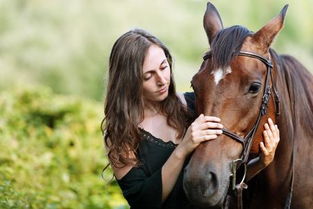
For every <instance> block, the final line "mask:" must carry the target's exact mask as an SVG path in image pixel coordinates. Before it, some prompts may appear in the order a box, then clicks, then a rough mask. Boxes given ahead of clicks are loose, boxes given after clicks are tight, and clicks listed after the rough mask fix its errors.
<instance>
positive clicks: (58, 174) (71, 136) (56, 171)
mask: <svg viewBox="0 0 313 209" xmlns="http://www.w3.org/2000/svg"><path fill="white" fill-rule="evenodd" d="M101 109H102V105H100V104H98V103H96V102H93V101H89V100H86V99H82V98H77V97H76V98H75V97H69V96H67V97H65V96H59V95H55V94H53V93H52V91H51V89H49V88H46V87H45V88H43V87H37V88H26V89H25V87H24V88H23V89H22V88H16V89H11V90H10V91H6V92H2V93H1V94H0V115H1V117H0V136H1V137H0V208H3V209H7V208H10V209H11V208H12V209H13V208H34V209H36V208H38V209H42V208H47V209H59V208H73V209H79V208H84V209H85V208H90V209H98V208H99V209H100V208H101V209H102V208H107V209H121V208H127V204H126V202H125V200H124V199H123V197H122V196H121V192H120V190H119V188H118V186H117V185H116V183H115V182H114V181H110V177H112V172H111V171H110V170H107V171H105V172H104V179H102V178H101V173H102V169H103V168H104V167H105V165H106V164H107V160H106V158H105V157H104V149H103V141H102V136H101V131H100V128H99V124H100V122H101V112H102V110H101Z"/></svg>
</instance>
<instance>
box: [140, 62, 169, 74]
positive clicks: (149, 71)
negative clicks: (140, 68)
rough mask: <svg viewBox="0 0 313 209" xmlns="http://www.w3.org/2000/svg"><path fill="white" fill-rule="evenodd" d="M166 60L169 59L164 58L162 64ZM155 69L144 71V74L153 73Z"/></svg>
mask: <svg viewBox="0 0 313 209" xmlns="http://www.w3.org/2000/svg"><path fill="white" fill-rule="evenodd" d="M166 61H167V59H164V60H163V61H162V62H161V64H160V66H161V65H163V64H164V63H165V62H166ZM153 71H155V69H151V70H148V71H146V72H144V73H143V74H145V73H151V72H153Z"/></svg>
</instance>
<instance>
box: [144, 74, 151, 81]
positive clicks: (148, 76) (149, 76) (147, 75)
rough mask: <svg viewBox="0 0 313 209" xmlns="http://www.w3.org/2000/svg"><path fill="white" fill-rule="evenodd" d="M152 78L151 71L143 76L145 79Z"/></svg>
mask: <svg viewBox="0 0 313 209" xmlns="http://www.w3.org/2000/svg"><path fill="white" fill-rule="evenodd" d="M150 78H151V73H149V74H145V75H144V76H143V79H144V80H145V81H147V80H149V79H150Z"/></svg>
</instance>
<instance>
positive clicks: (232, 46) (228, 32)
mask: <svg viewBox="0 0 313 209" xmlns="http://www.w3.org/2000/svg"><path fill="white" fill-rule="evenodd" d="M251 34H252V33H251V31H249V30H248V29H247V28H245V27H242V26H239V25H234V26H232V27H229V28H225V29H223V30H221V31H219V32H218V33H217V35H216V36H215V37H214V39H213V41H212V44H211V55H212V64H213V66H214V68H222V69H224V68H225V67H227V66H228V65H229V64H230V61H231V60H232V58H233V57H234V56H236V55H238V53H239V51H240V49H241V47H242V44H243V42H244V40H245V38H246V37H247V36H249V35H251Z"/></svg>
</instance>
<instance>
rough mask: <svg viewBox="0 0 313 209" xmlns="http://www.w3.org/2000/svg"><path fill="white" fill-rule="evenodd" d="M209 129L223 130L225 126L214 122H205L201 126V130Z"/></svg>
mask: <svg viewBox="0 0 313 209" xmlns="http://www.w3.org/2000/svg"><path fill="white" fill-rule="evenodd" d="M209 128H216V129H222V128H223V125H222V124H220V123H214V122H205V123H202V124H201V125H200V129H202V130H205V129H209Z"/></svg>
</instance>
